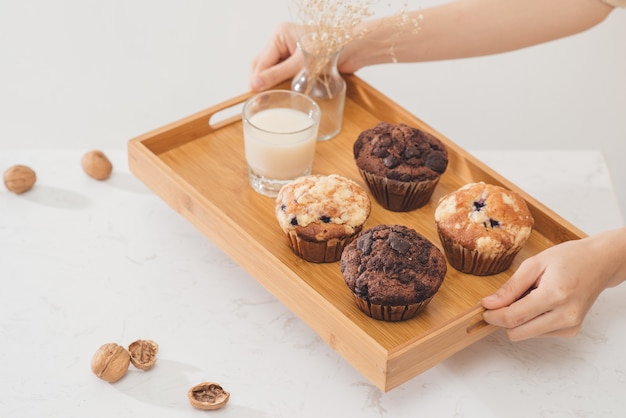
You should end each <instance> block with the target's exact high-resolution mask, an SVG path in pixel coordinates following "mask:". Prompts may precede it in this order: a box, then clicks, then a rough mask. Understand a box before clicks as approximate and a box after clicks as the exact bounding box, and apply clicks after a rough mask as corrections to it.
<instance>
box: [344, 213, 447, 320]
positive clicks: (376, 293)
mask: <svg viewBox="0 0 626 418" xmlns="http://www.w3.org/2000/svg"><path fill="white" fill-rule="evenodd" d="M446 269H447V265H446V260H445V257H444V255H443V253H442V252H441V251H440V250H439V249H438V248H437V247H436V246H435V245H434V244H433V243H431V242H430V241H429V240H428V239H426V238H425V237H424V236H422V235H421V234H419V233H418V232H417V231H415V230H414V229H411V228H408V227H406V226H402V225H387V224H381V225H377V226H375V227H373V228H370V229H368V230H365V231H362V232H361V233H360V234H359V235H358V237H357V238H356V239H355V240H354V241H352V242H351V243H350V244H349V245H348V246H346V248H345V249H344V251H343V254H342V255H341V263H340V270H341V273H342V275H343V278H344V280H345V282H346V285H347V286H348V288H349V289H350V290H351V291H352V294H353V296H354V300H355V302H356V304H357V306H358V307H359V309H361V310H362V311H363V312H364V313H365V314H367V315H368V316H370V317H372V318H375V319H380V320H383V321H402V320H406V319H410V318H413V317H414V316H415V315H416V314H417V313H418V312H421V311H422V310H423V309H424V308H425V307H426V305H428V303H429V302H430V301H431V299H432V298H433V296H435V293H437V291H438V290H439V287H440V286H441V284H442V283H443V279H444V277H445V275H446Z"/></svg>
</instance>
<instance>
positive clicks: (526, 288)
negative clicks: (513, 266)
mask: <svg viewBox="0 0 626 418" xmlns="http://www.w3.org/2000/svg"><path fill="white" fill-rule="evenodd" d="M622 234H623V232H622ZM603 239H604V237H600V236H598V237H597V238H585V239H581V240H575V241H568V242H565V243H562V244H558V245H556V246H554V247H551V248H548V249H547V250H545V251H543V252H541V253H539V254H537V255H535V256H533V257H530V258H528V259H526V260H525V261H524V262H523V263H522V264H521V265H520V267H519V269H518V270H517V271H516V272H515V273H514V274H513V275H512V276H511V278H510V279H509V280H508V281H507V282H506V283H505V284H504V285H503V286H502V287H501V288H500V289H498V290H497V291H496V292H495V293H494V294H493V295H490V296H487V297H485V298H483V300H482V304H483V307H484V308H485V309H487V311H486V312H485V313H484V314H483V318H484V320H485V321H486V322H488V323H490V324H493V325H497V326H500V327H503V328H505V329H506V332H507V335H508V336H509V338H510V339H511V340H513V341H517V340H524V339H527V338H533V337H539V336H561V337H573V336H575V335H577V334H578V332H579V331H580V329H581V326H582V322H583V319H584V318H585V316H586V315H587V313H588V312H589V309H590V308H591V306H592V305H593V303H594V302H595V300H596V299H597V298H598V296H599V295H600V293H601V292H602V290H604V289H605V288H606V287H607V286H609V285H613V284H614V283H610V282H609V280H610V279H611V277H612V273H614V271H612V270H610V269H611V266H615V265H616V262H615V260H614V259H615V258H617V257H620V258H621V257H622V256H620V255H619V251H618V252H617V254H615V253H614V252H615V250H616V249H615V248H612V249H610V248H607V245H604V244H605V241H606V242H608V241H610V240H605V241H603ZM598 244H600V245H598ZM607 250H609V251H607ZM607 253H613V256H612V257H611V255H610V254H607ZM616 255H617V257H615V256H616ZM526 292H528V294H526V295H525V296H524V294H525V293H526Z"/></svg>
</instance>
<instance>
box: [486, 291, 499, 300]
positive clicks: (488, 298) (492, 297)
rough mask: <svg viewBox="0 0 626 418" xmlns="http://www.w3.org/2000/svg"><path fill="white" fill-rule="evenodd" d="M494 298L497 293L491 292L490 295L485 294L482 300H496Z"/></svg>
mask: <svg viewBox="0 0 626 418" xmlns="http://www.w3.org/2000/svg"><path fill="white" fill-rule="evenodd" d="M496 299H498V294H497V293H494V294H491V295H489V296H485V297H484V298H483V301H485V302H493V301H494V300H496Z"/></svg>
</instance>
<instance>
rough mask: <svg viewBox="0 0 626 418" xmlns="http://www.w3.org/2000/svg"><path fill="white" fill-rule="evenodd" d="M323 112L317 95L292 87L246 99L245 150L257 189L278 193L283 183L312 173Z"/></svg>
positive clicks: (252, 183) (244, 117)
mask: <svg viewBox="0 0 626 418" xmlns="http://www.w3.org/2000/svg"><path fill="white" fill-rule="evenodd" d="M320 115H321V111H320V108H319V106H318V105H317V103H315V101H314V100H313V99H311V98H309V97H307V96H305V95H304V94H301V93H298V92H295V91H291V90H268V91H265V92H262V93H258V94H256V95H254V96H252V97H250V98H249V99H248V100H247V101H246V102H245V103H244V105H243V109H242V122H243V138H244V150H245V155H246V161H247V163H248V178H249V180H250V185H251V186H252V188H253V189H254V190H256V191H257V192H259V193H261V194H263V195H266V196H270V197H276V195H277V194H278V191H279V190H280V188H281V187H282V186H283V185H285V184H287V183H289V182H290V181H293V180H294V179H296V178H297V177H300V176H305V175H309V174H311V167H312V166H313V157H314V156H315V143H316V142H317V132H318V129H319V123H320Z"/></svg>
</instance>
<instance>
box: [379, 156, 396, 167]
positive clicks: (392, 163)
mask: <svg viewBox="0 0 626 418" xmlns="http://www.w3.org/2000/svg"><path fill="white" fill-rule="evenodd" d="M383 164H385V167H387V168H394V167H397V166H398V164H400V161H399V160H398V159H397V158H396V157H395V156H394V155H388V156H386V157H385V158H384V159H383Z"/></svg>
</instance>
